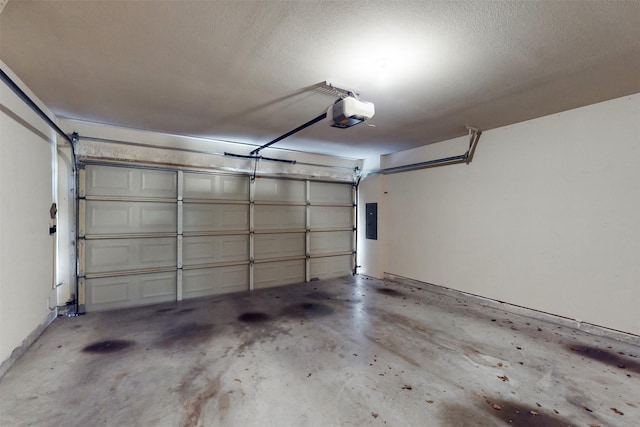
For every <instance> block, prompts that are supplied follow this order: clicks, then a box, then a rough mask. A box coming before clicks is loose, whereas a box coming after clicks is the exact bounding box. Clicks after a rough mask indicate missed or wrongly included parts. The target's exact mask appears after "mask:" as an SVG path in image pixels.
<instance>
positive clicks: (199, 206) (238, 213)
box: [182, 203, 249, 233]
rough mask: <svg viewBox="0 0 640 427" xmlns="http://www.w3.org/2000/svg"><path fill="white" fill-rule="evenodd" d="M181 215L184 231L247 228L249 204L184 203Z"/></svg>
mask: <svg viewBox="0 0 640 427" xmlns="http://www.w3.org/2000/svg"><path fill="white" fill-rule="evenodd" d="M182 215H183V231H184V232H185V233H189V232H206V231H234V230H235V231H237V230H249V205H224V204H223V205H214V204H206V203H185V204H184V205H183V214H182Z"/></svg>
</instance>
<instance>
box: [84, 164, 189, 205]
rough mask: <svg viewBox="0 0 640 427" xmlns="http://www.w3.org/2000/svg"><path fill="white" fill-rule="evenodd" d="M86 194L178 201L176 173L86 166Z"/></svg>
mask: <svg viewBox="0 0 640 427" xmlns="http://www.w3.org/2000/svg"><path fill="white" fill-rule="evenodd" d="M86 170H87V181H86V194H87V195H88V196H103V197H137V198H147V197H155V198H158V197H160V198H175V197H176V195H177V175H176V172H171V171H158V170H148V169H131V168H120V167H111V166H93V165H89V166H87V169H86Z"/></svg>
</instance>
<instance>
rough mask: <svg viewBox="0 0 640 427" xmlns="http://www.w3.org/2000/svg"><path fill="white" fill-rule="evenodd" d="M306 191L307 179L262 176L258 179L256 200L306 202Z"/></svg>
mask: <svg viewBox="0 0 640 427" xmlns="http://www.w3.org/2000/svg"><path fill="white" fill-rule="evenodd" d="M306 192H307V185H306V182H305V181H292V180H283V179H264V178H262V179H258V180H256V194H255V200H256V201H279V202H298V203H305V201H306Z"/></svg>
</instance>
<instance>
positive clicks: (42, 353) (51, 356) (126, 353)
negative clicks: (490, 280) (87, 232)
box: [0, 276, 640, 427]
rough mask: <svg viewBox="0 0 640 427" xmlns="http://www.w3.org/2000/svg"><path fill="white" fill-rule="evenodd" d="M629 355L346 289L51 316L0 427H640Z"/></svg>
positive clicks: (434, 300)
mask: <svg viewBox="0 0 640 427" xmlns="http://www.w3.org/2000/svg"><path fill="white" fill-rule="evenodd" d="M639 356H640V348H638V347H635V346H633V345H631V344H625V343H621V342H619V341H615V340H612V339H606V338H598V337H595V336H590V335H588V334H586V333H584V332H581V331H577V330H572V329H568V328H566V327H561V326H557V325H554V324H550V323H545V322H542V321H540V320H534V319H530V318H527V317H523V316H519V315H515V314H509V313H507V312H504V311H501V310H497V309H492V308H488V307H485V306H481V305H478V304H476V303H473V302H471V301H468V300H467V299H465V298H462V297H459V298H455V297H450V296H444V295H439V294H435V293H431V292H429V291H425V290H422V289H416V288H412V287H409V286H407V285H401V284H397V283H392V282H383V281H379V280H374V279H369V278H366V277H359V276H357V277H347V278H342V279H336V280H331V281H320V282H311V283H307V284H303V285H296V286H287V287H281V288H277V289H271V290H266V291H256V292H253V293H252V294H250V295H249V294H242V295H231V296H222V297H216V298H208V299H199V300H190V301H184V302H181V303H170V304H162V305H155V306H150V307H144V308H137V309H127V310H120V311H112V312H106V313H91V314H87V315H85V316H81V317H76V318H59V319H57V320H56V321H55V322H54V323H53V324H52V325H51V326H50V327H49V328H48V329H47V330H46V331H45V333H44V334H43V335H42V336H41V337H40V338H39V339H38V341H37V342H36V343H35V344H34V345H33V347H32V348H31V349H29V351H28V352H27V353H26V354H25V355H24V356H23V357H22V358H21V359H20V360H19V361H18V362H17V363H16V365H15V366H14V367H13V368H12V369H11V370H10V371H9V372H8V373H7V374H6V375H5V377H4V378H3V379H2V380H1V381H0V425H2V426H23V425H37V426H69V425H70V426H98V425H109V426H258V425H260V426H279V427H280V426H296V427H298V426H364V425H366V426H369V425H371V426H376V425H389V426H464V425H469V426H494V425H509V424H511V425H520V426H522V425H536V426H567V425H572V426H578V425H579V426H596V425H599V426H638V425H640V357H639Z"/></svg>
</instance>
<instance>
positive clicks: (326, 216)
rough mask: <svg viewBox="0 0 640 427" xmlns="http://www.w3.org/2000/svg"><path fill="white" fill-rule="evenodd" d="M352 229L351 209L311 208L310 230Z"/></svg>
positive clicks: (334, 207)
mask: <svg viewBox="0 0 640 427" xmlns="http://www.w3.org/2000/svg"><path fill="white" fill-rule="evenodd" d="M343 227H344V228H350V227H353V208H351V207H337V206H311V229H314V228H321V229H322V228H343Z"/></svg>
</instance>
